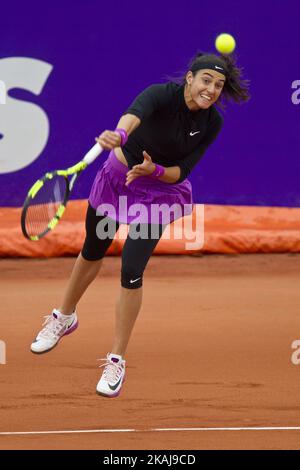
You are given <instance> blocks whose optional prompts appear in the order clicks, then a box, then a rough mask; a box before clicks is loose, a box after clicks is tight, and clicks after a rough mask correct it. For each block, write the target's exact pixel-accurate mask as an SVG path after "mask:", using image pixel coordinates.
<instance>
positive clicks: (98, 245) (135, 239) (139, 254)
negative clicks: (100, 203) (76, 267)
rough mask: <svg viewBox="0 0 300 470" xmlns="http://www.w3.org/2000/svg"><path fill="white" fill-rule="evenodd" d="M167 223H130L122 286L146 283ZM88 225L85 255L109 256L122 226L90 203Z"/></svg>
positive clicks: (86, 225)
mask: <svg viewBox="0 0 300 470" xmlns="http://www.w3.org/2000/svg"><path fill="white" fill-rule="evenodd" d="M165 227H166V225H155V224H130V226H129V232H128V236H127V238H126V241H125V243H124V247H123V251H122V268H121V285H122V287H125V288H126V289H138V288H139V287H141V286H142V285H143V274H144V270H145V268H146V266H147V263H148V261H149V258H150V256H151V255H152V253H153V251H154V248H155V247H156V245H157V243H158V242H159V239H160V238H161V236H162V234H163V231H164V229H165ZM85 229H86V238H85V241H84V245H83V248H82V251H81V255H82V257H83V258H84V259H86V260H88V261H96V260H100V259H102V258H103V257H104V256H105V253H106V251H107V250H108V248H109V247H110V245H111V243H112V241H113V237H114V235H115V234H116V232H117V231H118V229H119V223H118V222H115V221H114V220H112V219H109V218H108V217H106V216H102V215H96V210H95V209H94V208H93V207H92V206H91V205H90V204H89V206H88V209H87V213H86V219H85ZM140 234H141V236H139V235H140Z"/></svg>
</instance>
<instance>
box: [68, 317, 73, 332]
mask: <svg viewBox="0 0 300 470" xmlns="http://www.w3.org/2000/svg"><path fill="white" fill-rule="evenodd" d="M74 321H75V318H74V320H73V321H72V323H71V324H70V325H68V328H67V330H68V329H69V328H71V326H72V325H73V324H74Z"/></svg>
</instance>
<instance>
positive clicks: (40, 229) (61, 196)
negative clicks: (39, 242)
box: [25, 175, 68, 237]
mask: <svg viewBox="0 0 300 470" xmlns="http://www.w3.org/2000/svg"><path fill="white" fill-rule="evenodd" d="M67 190H68V182H67V179H66V178H65V177H63V176H58V175H55V176H54V177H53V178H52V179H46V180H45V182H44V184H43V186H42V187H41V189H40V190H39V191H38V192H37V194H36V195H35V197H34V198H33V199H32V200H31V201H30V202H29V205H28V207H27V212H26V219H25V228H26V232H27V234H28V235H29V236H34V237H35V236H39V235H41V234H42V233H44V232H45V231H46V230H47V229H48V228H49V224H50V222H51V221H52V220H53V219H55V216H56V214H57V211H58V209H59V208H60V206H61V204H63V203H64V202H65V198H66V194H67Z"/></svg>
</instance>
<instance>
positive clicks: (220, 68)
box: [215, 65, 224, 70]
mask: <svg viewBox="0 0 300 470" xmlns="http://www.w3.org/2000/svg"><path fill="white" fill-rule="evenodd" d="M215 69H219V70H224V69H222V67H218V66H217V65H215Z"/></svg>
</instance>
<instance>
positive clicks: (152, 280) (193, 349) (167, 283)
mask: <svg viewBox="0 0 300 470" xmlns="http://www.w3.org/2000/svg"><path fill="white" fill-rule="evenodd" d="M73 263H74V258H62V259H51V260H47V259H43V260H32V259H31V260H21V259H3V260H1V261H0V267H1V270H0V277H1V283H0V294H1V330H0V339H1V340H3V341H5V343H6V348H7V350H6V354H7V358H6V359H7V363H6V365H0V384H1V389H0V390H1V391H0V397H1V401H0V449H111V450H113V449H148V450H150V449H248V448H251V449H281V448H284V449H299V448H300V431H299V430H289V429H286V430H275V429H273V430H265V431H264V430H259V431H254V430H248V431H247V430H237V431H231V430H229V428H235V427H238V428H249V427H250V428H252V427H260V428H261V427H271V428H277V427H284V428H285V427H299V426H300V404H299V390H300V385H299V384H300V365H299V366H296V365H293V364H292V362H291V355H292V353H293V350H292V347H291V345H292V343H293V341H294V340H296V339H300V288H299V285H300V282H299V281H300V280H299V269H300V255H296V254H295V255H288V254H276V255H233V256H224V255H223V256H222V255H221V256H217V255H207V256H189V257H186V256H153V257H152V259H151V260H150V263H149V266H148V269H147V271H146V274H145V281H144V303H143V308H142V311H141V314H140V317H139V319H138V322H137V324H136V327H135V330H134V334H133V337H132V339H131V342H130V345H129V349H128V353H127V357H126V359H127V365H128V369H127V380H126V382H125V385H124V388H123V390H122V394H121V396H120V397H119V398H116V399H106V398H103V397H99V396H97V395H96V393H95V387H96V383H97V381H98V379H99V376H100V370H99V369H98V368H97V366H98V363H97V361H96V359H97V358H101V357H104V355H105V354H106V353H107V352H108V351H109V349H110V345H111V340H112V334H113V315H114V304H115V299H116V296H117V294H118V290H119V271H120V258H118V257H107V258H106V259H105V262H104V267H103V269H102V272H101V273H100V274H99V277H98V278H97V280H96V281H95V282H94V284H92V286H91V287H90V288H89V290H88V292H87V294H86V295H85V297H84V298H83V300H82V301H81V303H80V305H79V307H78V313H79V322H80V327H79V328H78V329H77V330H76V332H74V334H72V335H70V336H69V337H66V338H64V339H63V340H62V341H61V343H60V344H59V346H58V347H57V348H55V349H54V350H53V351H51V352H50V353H48V354H45V355H42V356H36V355H33V354H32V353H31V352H30V351H29V345H30V343H31V341H32V339H33V338H34V336H35V334H36V333H37V331H38V330H39V329H40V326H41V322H42V317H43V315H46V314H48V313H49V312H50V311H51V309H52V308H53V307H54V306H57V305H58V304H59V302H60V299H61V295H62V292H63V289H64V286H65V283H66V280H67V278H68V276H69V273H70V271H71V268H72V265H73ZM161 428H164V429H167V430H166V431H158V430H157V429H161ZM174 428H181V429H183V428H227V429H228V430H223V431H222V430H217V431H208V430H181V431H180V430H179V431H175V430H172V429H174ZM125 429H134V430H135V431H133V432H116V431H117V430H125ZM154 429H156V431H155V430H154ZM93 430H99V431H107V430H113V431H114V432H95V433H82V431H93ZM41 431H78V432H76V433H69V434H38V432H41ZM4 432H37V434H31V435H28V434H24V435H14V434H12V435H3V434H1V433H4Z"/></svg>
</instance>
